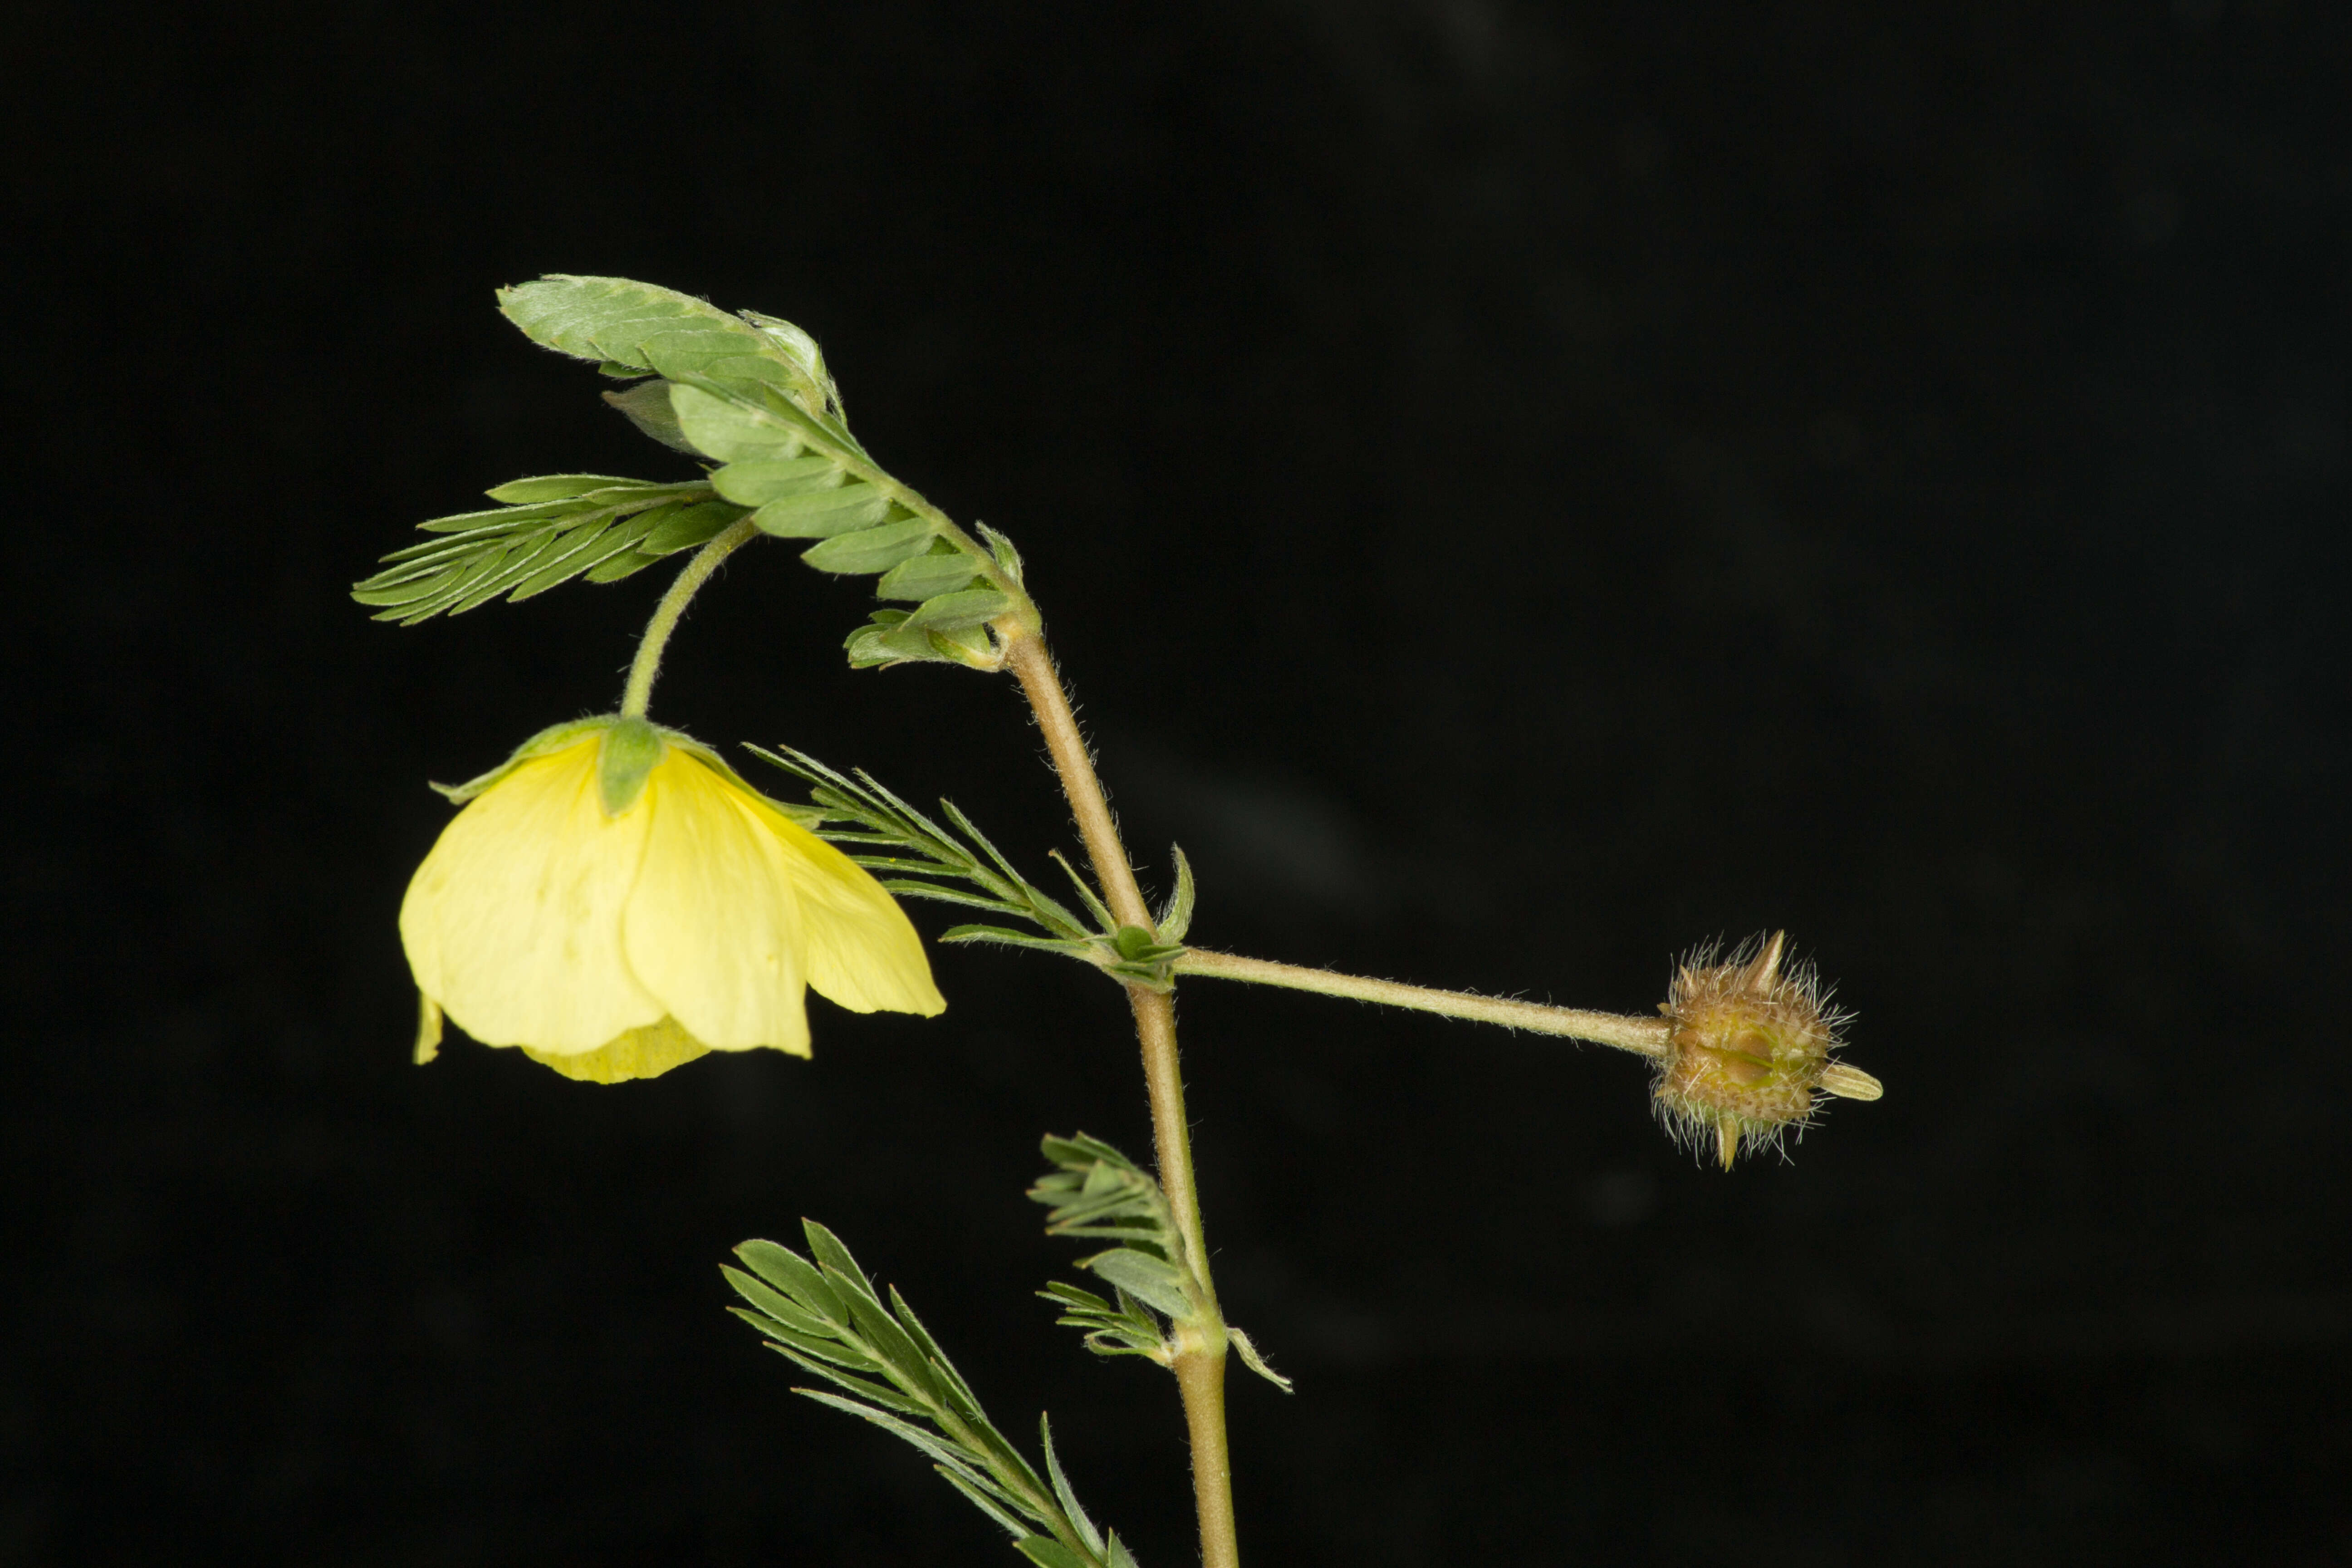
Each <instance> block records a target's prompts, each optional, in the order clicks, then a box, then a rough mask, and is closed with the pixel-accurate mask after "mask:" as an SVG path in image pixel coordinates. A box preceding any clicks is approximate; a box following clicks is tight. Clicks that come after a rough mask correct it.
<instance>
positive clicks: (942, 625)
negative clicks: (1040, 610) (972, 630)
mask: <svg viewBox="0 0 2352 1568" xmlns="http://www.w3.org/2000/svg"><path fill="white" fill-rule="evenodd" d="M1012 607H1013V600H1012V599H1011V597H1010V596H1008V595H1003V594H1000V593H998V592H997V591H996V590H995V589H993V588H972V589H969V590H967V591H965V592H963V593H961V594H942V595H940V596H939V597H938V598H936V599H933V600H931V601H929V603H927V604H924V605H919V606H918V607H917V608H916V610H915V611H914V613H913V614H911V615H909V616H908V617H907V619H906V621H905V622H904V623H903V624H904V625H906V626H928V627H929V628H931V629H933V630H936V631H942V632H949V631H954V630H956V629H957V628H959V627H962V626H986V625H987V624H988V623H989V622H991V621H992V620H994V619H995V618H996V617H997V616H1001V615H1003V614H1004V612H1005V611H1007V610H1009V609H1011V608H1012Z"/></svg>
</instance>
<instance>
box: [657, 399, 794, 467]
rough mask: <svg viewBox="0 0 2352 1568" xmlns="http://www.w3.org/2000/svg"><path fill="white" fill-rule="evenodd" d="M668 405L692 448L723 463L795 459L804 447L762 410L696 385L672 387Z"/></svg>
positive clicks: (790, 429) (789, 427) (787, 430)
mask: <svg viewBox="0 0 2352 1568" xmlns="http://www.w3.org/2000/svg"><path fill="white" fill-rule="evenodd" d="M669 405H670V408H671V411H672V412H674V413H675V414H677V423H678V428H679V429H680V430H681V431H683V432H684V433H685V436H686V438H687V439H688V440H689V441H691V442H693V443H694V447H695V449H696V450H697V451H698V452H700V453H702V455H703V456H705V457H707V458H718V459H719V461H720V462H722V463H736V462H741V461H744V460H746V459H756V458H795V457H798V456H799V455H800V453H801V449H802V447H803V446H804V445H805V444H806V443H804V442H803V439H802V437H801V433H800V432H799V431H798V430H795V429H793V427H791V426H789V425H787V424H785V423H784V422H783V421H782V420H779V419H776V418H774V417H772V416H768V415H767V414H766V413H765V412H764V411H763V410H760V409H754V408H748V407H745V406H744V405H742V404H740V403H738V402H735V401H734V400H733V399H731V398H726V397H720V396H719V395H716V394H715V393H709V392H705V391H704V390H703V389H702V388H700V387H698V386H680V385H677V384H671V385H670V388H669Z"/></svg>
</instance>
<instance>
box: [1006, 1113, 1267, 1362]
mask: <svg viewBox="0 0 2352 1568" xmlns="http://www.w3.org/2000/svg"><path fill="white" fill-rule="evenodd" d="M1040 1148H1041V1150H1042V1152H1044V1154H1045V1158H1046V1159H1047V1160H1049V1161H1051V1162H1052V1163H1053V1165H1054V1168H1053V1169H1052V1170H1051V1171H1048V1172H1047V1173H1045V1175H1043V1176H1041V1177H1039V1178H1038V1181H1037V1184H1036V1185H1035V1186H1034V1187H1032V1188H1030V1189H1029V1196H1030V1197H1031V1198H1032V1199H1034V1201H1036V1202H1038V1203H1041V1204H1044V1205H1047V1208H1048V1210H1049V1212H1048V1213H1047V1214H1046V1215H1045V1234H1046V1235H1048V1236H1067V1237H1083V1238H1088V1239H1093V1240H1098V1241H1115V1242H1117V1243H1118V1246H1116V1247H1111V1248H1109V1249H1108V1250H1107V1251H1103V1252H1097V1253H1096V1254H1094V1255H1093V1256H1091V1257H1088V1258H1079V1259H1078V1267H1079V1268H1085V1269H1088V1270H1091V1271H1092V1272H1093V1273H1094V1275H1095V1276H1096V1278H1097V1279H1101V1280H1103V1281H1104V1282H1105V1283H1107V1284H1108V1285H1109V1286H1110V1287H1111V1290H1112V1299H1111V1300H1104V1299H1103V1298H1102V1297H1100V1296H1097V1295H1096V1294H1094V1293H1093V1292H1092V1291H1089V1290H1082V1289H1079V1288H1078V1287H1077V1286H1076V1285H1068V1284H1064V1283H1062V1282H1061V1281H1059V1280H1056V1281H1055V1282H1054V1283H1053V1284H1050V1285H1048V1286H1046V1287H1045V1289H1043V1290H1040V1291H1039V1292H1038V1294H1039V1295H1040V1296H1043V1297H1044V1298H1045V1300H1048V1301H1051V1302H1053V1303H1054V1304H1055V1306H1057V1307H1059V1308H1061V1309H1062V1316H1061V1317H1060V1318H1058V1319H1056V1320H1055V1321H1057V1322H1060V1323H1063V1324H1066V1325H1067V1326H1068V1327H1071V1328H1074V1329H1079V1330H1083V1331H1085V1333H1086V1345H1087V1349H1088V1350H1090V1351H1092V1352H1095V1353H1096V1354H1097V1355H1103V1356H1118V1355H1139V1356H1143V1357H1145V1358H1147V1359H1149V1360H1151V1361H1156V1362H1158V1363H1160V1365H1162V1366H1168V1365H1171V1363H1173V1361H1174V1359H1175V1353H1176V1352H1175V1348H1174V1345H1173V1344H1172V1343H1171V1340H1170V1337H1169V1335H1168V1334H1167V1333H1166V1332H1165V1331H1162V1330H1161V1328H1160V1323H1159V1321H1158V1320H1157V1319H1155V1318H1154V1317H1153V1316H1152V1313H1153V1312H1155V1311H1156V1312H1160V1313H1161V1314H1163V1315H1165V1316H1166V1317H1167V1318H1168V1319H1169V1321H1171V1323H1174V1324H1176V1325H1179V1326H1187V1325H1193V1326H1209V1327H1212V1328H1213V1329H1214V1330H1215V1331H1222V1332H1223V1334H1224V1335H1225V1336H1226V1337H1227V1338H1228V1339H1229V1340H1230V1341H1231V1342H1232V1343H1233V1346H1234V1349H1235V1350H1237V1351H1238V1352H1241V1358H1242V1363H1243V1364H1244V1365H1245V1366H1247V1367H1248V1368H1249V1369H1250V1370H1251V1371H1252V1372H1255V1373H1257V1374H1258V1375H1259V1376H1261V1377H1263V1378H1265V1380H1266V1381H1267V1382H1269V1383H1271V1384H1274V1385H1275V1386H1276V1387H1277V1388H1279V1389H1281V1390H1282V1391H1283V1392H1284V1393H1285V1394H1288V1393H1289V1392H1290V1380H1289V1379H1287V1378H1286V1377H1283V1376H1281V1375H1279V1374H1278V1373H1276V1372H1275V1371H1274V1369H1273V1368H1272V1367H1269V1366H1268V1365H1266V1363H1265V1359H1264V1358H1263V1357H1262V1356H1260V1355H1259V1354H1258V1351H1257V1347H1256V1346H1255V1344H1253V1343H1251V1342H1250V1338H1249V1336H1248V1335H1247V1334H1244V1333H1243V1332H1242V1331H1240V1330H1239V1329H1235V1328H1230V1327H1227V1326H1225V1325H1224V1324H1223V1323H1222V1322H1221V1321H1219V1317H1218V1312H1217V1309H1216V1306H1215V1303H1214V1302H1213V1300H1211V1297H1210V1294H1209V1288H1208V1286H1207V1284H1206V1282H1204V1281H1203V1280H1202V1279H1201V1278H1200V1276H1199V1275H1198V1274H1197V1273H1196V1272H1195V1271H1194V1268H1193V1266H1192V1259H1191V1256H1190V1254H1189V1252H1188V1251H1187V1249H1186V1247H1185V1245H1184V1234H1183V1232H1182V1230H1181V1229H1180V1228H1179V1227H1178V1226H1177V1224H1176V1215H1175V1214H1174V1212H1173V1210H1171V1208H1170V1206H1169V1203H1168V1194H1166V1193H1165V1192H1163V1191H1162V1190H1161V1189H1160V1184H1159V1183H1158V1182H1157V1181H1155V1180H1153V1179H1152V1177H1151V1175H1150V1173H1148V1172H1146V1171H1145V1170H1144V1169H1143V1168H1142V1167H1141V1166H1139V1165H1138V1164H1137V1163H1135V1162H1134V1161H1132V1160H1130V1159H1129V1158H1128V1157H1127V1156H1126V1155H1125V1154H1122V1153H1120V1152H1118V1150H1117V1149H1114V1148H1113V1147H1111V1146H1110V1145H1109V1144H1108V1143H1106V1142H1103V1141H1102V1140H1101V1139H1099V1138H1090V1137H1088V1136H1087V1134H1085V1133H1083V1132H1074V1133H1072V1134H1071V1135H1070V1136H1069V1137H1067V1138H1055V1137H1048V1138H1046V1139H1045V1142H1044V1143H1043V1144H1041V1145H1040Z"/></svg>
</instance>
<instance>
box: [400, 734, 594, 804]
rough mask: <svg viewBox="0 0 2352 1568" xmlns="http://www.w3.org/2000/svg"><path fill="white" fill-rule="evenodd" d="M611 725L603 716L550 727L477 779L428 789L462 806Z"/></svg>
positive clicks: (437, 785)
mask: <svg viewBox="0 0 2352 1568" xmlns="http://www.w3.org/2000/svg"><path fill="white" fill-rule="evenodd" d="M614 722H615V719H614V715H612V714H609V713H606V714H600V715H598V716H597V717H595V718H593V719H574V720H572V721H570V722H569V723H563V724H550V725H549V726H548V727H547V728H546V729H544V730H541V731H540V732H539V733H538V734H536V735H533V736H532V737H531V738H530V740H528V741H525V742H523V743H522V744H521V745H520V746H517V747H516V748H515V749H514V751H513V752H512V753H510V754H509V756H508V758H507V760H506V761H505V762H503V763H499V765H498V766H497V767H494V768H492V769H491V770H490V771H489V772H488V773H484V774H482V775H481V776H480V777H478V778H470V779H467V781H466V782H465V783H464V784H435V785H433V786H432V787H433V789H434V791H435V792H436V794H439V795H444V796H446V798H447V799H448V800H449V801H451V802H452V803H453V804H455V805H465V804H466V803H467V801H469V800H471V799H473V798H474V797H475V796H476V795H479V794H481V793H482V792H483V791H484V790H486V789H488V788H489V787H490V786H491V785H492V784H496V783H498V782H499V780H500V779H502V778H504V777H506V776H507V775H508V774H509V773H512V772H514V771H515V770H516V769H517V768H519V767H520V766H522V765H523V763H528V762H532V761H535V760H536V759H538V758H541V757H546V756H552V755H553V754H554V753H556V752H560V751H562V750H563V749H564V748H565V747H567V746H570V745H572V744H573V743H575V742H578V741H580V740H581V739H582V738H583V737H584V736H588V735H593V734H594V733H596V732H597V731H600V730H602V729H604V726H606V725H607V724H611V723H614Z"/></svg>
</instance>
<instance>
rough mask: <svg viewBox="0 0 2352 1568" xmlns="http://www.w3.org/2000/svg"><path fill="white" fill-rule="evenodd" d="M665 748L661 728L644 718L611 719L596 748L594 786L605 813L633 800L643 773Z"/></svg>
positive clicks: (642, 788) (619, 811)
mask: <svg viewBox="0 0 2352 1568" xmlns="http://www.w3.org/2000/svg"><path fill="white" fill-rule="evenodd" d="M667 750H668V748H667V746H666V745H664V744H663V742H662V733H661V731H659V730H656V729H655V728H654V727H653V725H652V724H650V723H648V722H646V721H645V720H643V719H615V720H614V721H613V722H612V723H611V724H610V725H609V726H608V727H607V728H606V729H605V731H604V740H603V742H602V743H601V744H600V745H599V746H598V747H597V750H596V789H597V794H598V795H599V796H600V797H601V798H602V800H603V801H604V815H605V816H620V815H621V814H622V813H623V812H625V811H626V810H628V809H629V807H631V806H633V805H636V804H637V796H639V795H643V794H644V793H645V789H646V777H647V775H649V774H650V773H652V772H653V771H654V765H655V764H656V763H659V762H660V761H661V760H662V753H663V752H666V751H667Z"/></svg>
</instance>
